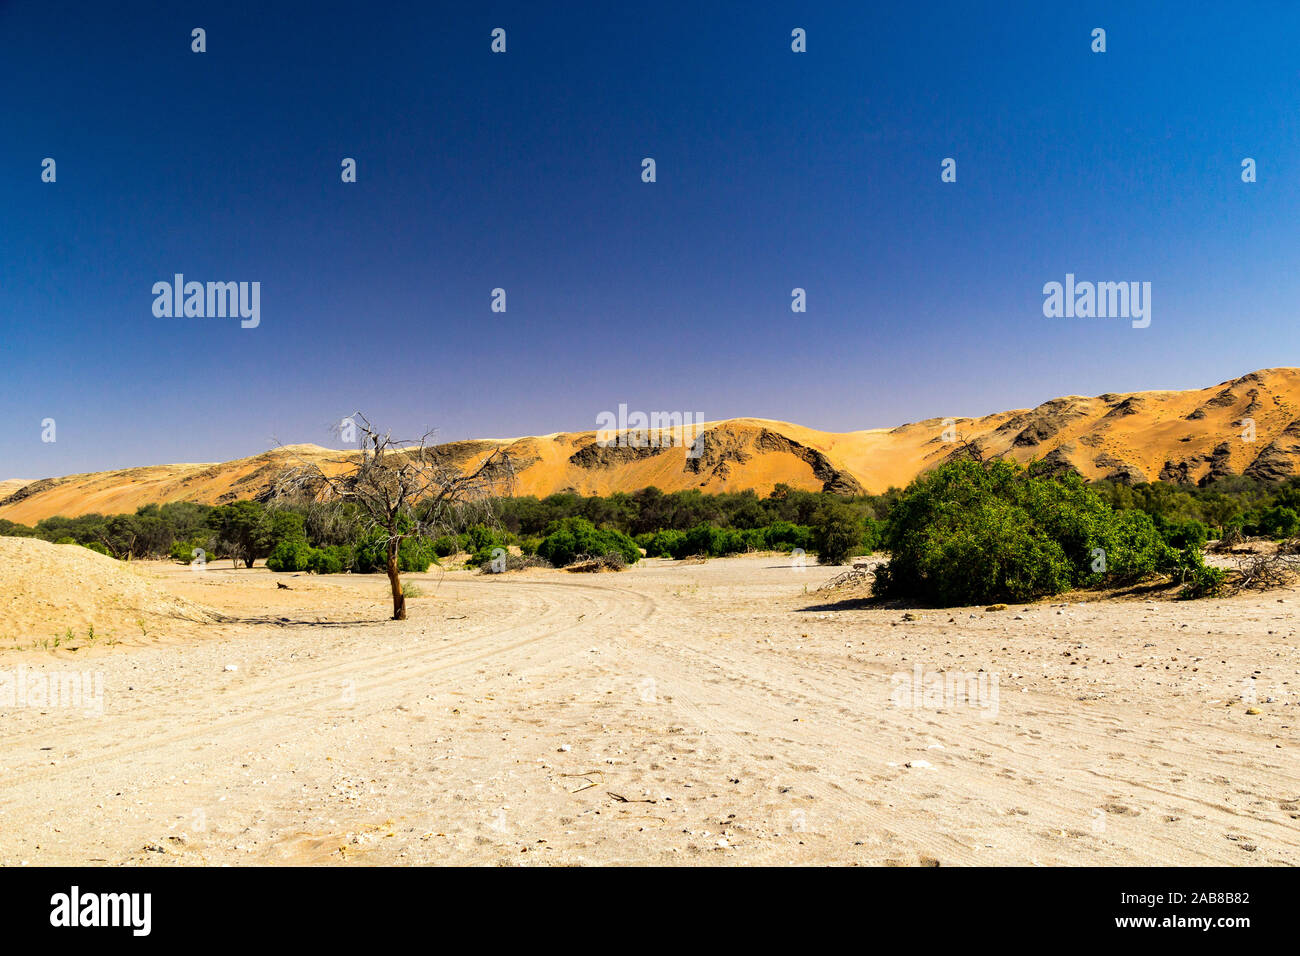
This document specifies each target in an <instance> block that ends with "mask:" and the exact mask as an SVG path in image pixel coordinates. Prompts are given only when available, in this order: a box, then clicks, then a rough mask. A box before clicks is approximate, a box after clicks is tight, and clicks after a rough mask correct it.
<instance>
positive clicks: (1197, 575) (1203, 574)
mask: <svg viewBox="0 0 1300 956" xmlns="http://www.w3.org/2000/svg"><path fill="white" fill-rule="evenodd" d="M1178 564H1179V573H1180V576H1181V577H1182V581H1183V586H1182V589H1181V590H1180V591H1179V592H1178V596H1179V597H1180V598H1186V599H1194V598H1204V597H1218V596H1219V595H1221V594H1222V593H1223V586H1224V581H1225V579H1226V578H1227V573H1226V572H1225V571H1224V570H1223V569H1222V568H1212V567H1210V566H1209V565H1207V564H1206V563H1205V560H1204V559H1203V558H1202V557H1201V552H1200V550H1199V549H1197V548H1194V547H1189V548H1187V549H1185V550H1184V551H1183V553H1182V554H1181V555H1179V561H1178Z"/></svg>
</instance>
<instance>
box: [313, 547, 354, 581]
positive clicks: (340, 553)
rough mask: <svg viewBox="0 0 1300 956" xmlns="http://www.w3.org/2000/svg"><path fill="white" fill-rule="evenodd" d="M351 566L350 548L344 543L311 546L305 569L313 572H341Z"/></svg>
mask: <svg viewBox="0 0 1300 956" xmlns="http://www.w3.org/2000/svg"><path fill="white" fill-rule="evenodd" d="M351 566H352V549H351V548H350V547H348V546H347V545H345V544H336V545H331V546H330V547H328V548H312V549H311V554H310V555H309V556H308V558H307V570H308V571H311V572H312V573H313V574H342V573H343V572H344V571H346V570H348V569H349V568H350V567H351Z"/></svg>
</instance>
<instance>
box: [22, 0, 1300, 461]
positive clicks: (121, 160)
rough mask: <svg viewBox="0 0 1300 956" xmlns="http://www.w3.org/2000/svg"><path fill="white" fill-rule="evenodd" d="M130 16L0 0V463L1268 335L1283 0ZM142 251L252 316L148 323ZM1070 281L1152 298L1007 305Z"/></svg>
mask: <svg viewBox="0 0 1300 956" xmlns="http://www.w3.org/2000/svg"><path fill="white" fill-rule="evenodd" d="M156 6H157V5H156V4H147V3H134V2H129V0H128V2H120V3H114V4H106V5H85V4H73V3H57V2H34V0H30V2H29V0H18V2H4V0H0V105H2V106H3V110H2V111H0V116H2V117H3V128H2V129H0V324H2V326H3V336H2V338H0V362H2V363H3V365H2V367H3V369H4V375H3V377H2V378H0V408H3V409H4V412H5V414H4V416H3V424H2V425H0V478H3V477H10V476H14V477H29V478H32V477H42V476H46V475H55V474H65V473H70V472H75V471H84V470H97V469H103V468H113V467H125V466H132V465H141V464H148V463H157V462H169V461H215V460H222V459H227V458H232V457H238V456H242V455H247V454H252V453H256V452H258V451H261V450H264V449H265V448H267V447H268V446H269V445H271V444H272V442H273V441H274V440H277V439H278V440H279V441H282V442H286V443H287V442H300V441H311V442H317V443H321V444H329V443H330V442H331V436H330V434H329V432H328V430H327V429H328V426H329V423H330V422H332V421H337V420H338V419H339V418H341V417H342V416H344V415H346V414H348V413H349V412H351V411H353V410H355V409H361V410H363V411H364V412H365V413H366V414H367V415H368V416H369V417H370V418H371V419H372V420H374V421H376V422H379V423H383V424H385V425H389V424H391V425H392V426H393V427H394V428H395V429H396V430H397V431H398V432H400V433H416V432H419V431H422V430H423V429H424V428H425V427H436V428H437V429H438V430H439V435H440V436H441V437H442V438H443V439H445V440H454V439H459V438H464V437H505V436H513V435H524V434H544V433H548V432H552V431H561V430H580V429H591V428H594V427H595V424H596V417H597V415H598V414H599V413H600V412H601V411H604V410H607V409H611V410H612V409H617V408H618V406H619V404H620V403H626V404H627V405H628V406H629V407H630V408H632V409H642V410H646V411H654V410H666V411H698V412H701V413H703V415H704V416H705V417H706V418H707V419H710V420H712V419H718V418H728V417H736V416H758V417H768V418H778V419H785V420H790V421H795V422H799V423H801V424H805V425H809V426H812V427H816V428H823V429H828V430H836V431H847V430H852V429H857V428H868V427H878V426H888V425H895V424H900V423H902V422H905V421H914V420H918V419H921V418H926V417H931V416H947V415H973V414H983V413H986V412H991V411H996V410H1001V409H1004V408H1013V407H1024V406H1032V405H1035V404H1037V403H1039V402H1041V401H1044V400H1046V399H1049V398H1052V397H1055V396H1057V395H1061V394H1068V393H1079V394H1098V393H1102V392H1106V391H1126V390H1132V389H1143V388H1186V387H1199V386H1206V385H1211V384H1214V383H1216V382H1219V381H1222V380H1224V379H1227V378H1230V377H1233V376H1236V375H1239V374H1242V373H1244V372H1247V371H1251V370H1253V369H1256V368H1262V367H1269V366H1277V365H1291V364H1296V358H1295V355H1296V346H1297V343H1298V337H1297V331H1296V309H1295V303H1296V301H1297V298H1298V297H1300V269H1297V267H1296V250H1297V243H1296V236H1297V232H1298V231H1300V203H1298V201H1297V200H1300V187H1298V185H1297V184H1298V183H1300V133H1298V132H1297V130H1300V122H1298V121H1297V120H1298V118H1300V10H1297V8H1296V7H1295V5H1293V4H1289V3H1282V2H1276V3H1261V4H1238V5H1233V6H1231V7H1229V6H1227V5H1218V8H1217V9H1216V8H1215V7H1214V6H1212V5H1209V4H1205V5H1201V4H1195V3H1185V4H1178V5H1174V4H1131V3H1127V4H1121V3H1115V4H1068V5H1067V4H1041V3H998V4H991V3H990V4H979V3H970V2H966V3H951V4H945V3H931V4H925V5H922V6H910V5H901V4H900V5H890V6H889V7H882V8H879V9H877V8H875V7H874V5H871V4H863V3H861V2H854V3H826V4H815V5H812V7H811V8H810V6H809V5H806V4H796V3H766V2H752V3H744V4H739V3H737V4H699V3H689V4H688V3H680V4H679V3H664V2H659V3H655V4H652V5H634V4H617V5H615V4H598V5H597V4H592V5H584V4H577V3H566V4H554V5H549V6H553V7H554V8H555V11H554V12H551V11H547V10H544V9H541V7H543V6H547V5H542V4H537V3H530V4H522V3H520V4H502V3H486V4H457V5H449V4H447V5H444V4H434V3H421V4H409V5H406V4H395V5H392V9H390V8H389V6H388V5H378V4H376V5H369V6H367V5H356V4H350V3H349V4H333V3H311V4H289V3H277V2H274V0H263V2H258V3H202V4H184V3H181V4H175V5H168V9H166V10H163V11H161V12H160V11H159V10H156V9H154V8H155V7H156ZM1048 7H1051V8H1057V9H1045V8H1048ZM1175 13H1176V14H1177V16H1176V19H1175V16H1174V14H1175ZM194 27H203V28H204V29H205V30H206V31H207V52H206V53H203V54H196V53H192V52H191V50H190V44H191V39H190V31H191V29H192V28H194ZM495 27H502V28H504V29H505V30H506V31H507V52H506V53H505V54H503V55H497V54H493V53H492V52H491V51H490V49H489V45H490V33H491V31H492V29H493V28H495ZM795 27H802V28H804V29H805V30H806V31H807V37H808V40H807V43H808V51H807V52H806V53H803V54H796V53H794V52H792V51H791V49H790V32H791V30H792V29H794V28H795ZM1094 27H1103V28H1105V29H1106V31H1107V52H1105V53H1104V54H1095V53H1093V52H1091V50H1090V44H1091V37H1090V34H1091V31H1092V29H1093V28H1094ZM647 156H650V157H654V158H655V160H656V163H657V177H658V181H657V182H655V183H651V184H647V183H643V182H642V181H641V177H640V173H641V160H642V158H643V157H647ZM1248 156H1249V157H1252V158H1254V159H1255V160H1256V162H1257V164H1258V182H1255V183H1251V184H1246V183H1243V182H1242V181H1241V175H1240V173H1241V167H1240V164H1241V161H1242V159H1243V158H1244V157H1248ZM45 157H52V158H54V159H55V160H56V162H57V176H58V179H57V182H55V183H43V182H41V161H42V159H43V158H45ZM343 157H354V158H355V159H356V160H357V163H358V181H357V182H356V183H354V184H344V183H342V182H341V181H340V176H339V172H340V162H341V160H342V159H343ZM945 157H954V158H955V159H956V160H957V182H956V183H950V184H949V183H941V182H940V162H941V160H942V159H943V158H945ZM177 272H180V273H184V274H185V276H186V277H187V279H196V280H200V281H208V280H212V281H231V280H233V281H258V282H260V283H261V290H262V291H261V324H260V326H259V327H258V328H256V329H241V328H240V325H239V322H238V320H231V319H217V318H175V317H173V318H157V317H155V316H154V315H153V312H152V305H153V295H152V293H151V288H152V286H153V284H154V283H155V282H157V281H159V280H170V279H171V277H172V275H173V274H174V273H177ZM1067 272H1071V273H1074V274H1076V275H1077V276H1078V277H1079V279H1081V280H1084V279H1091V280H1105V281H1121V280H1124V281H1149V282H1150V283H1151V284H1152V322H1151V326H1150V327H1149V328H1146V329H1133V328H1131V327H1130V325H1129V323H1128V322H1126V321H1124V320H1122V319H1095V318H1094V319H1078V318H1074V319H1048V318H1045V317H1044V316H1043V313H1042V303H1043V295H1042V287H1043V284H1044V283H1046V282H1049V281H1062V280H1063V279H1064V277H1065V274H1066V273H1067ZM496 287H502V288H504V289H505V290H506V293H507V303H508V309H507V312H506V313H504V314H498V313H493V312H492V311H491V310H490V301H491V290H492V289H494V288H496ZM794 287H802V288H804V289H806V290H807V303H808V311H807V312H806V314H802V315H799V314H794V313H792V312H791V311H790V293H791V289H792V288H794ZM45 418H53V419H54V420H55V421H56V423H57V429H58V431H57V441H56V442H55V443H53V444H49V443H43V442H42V441H41V421H42V420H43V419H45Z"/></svg>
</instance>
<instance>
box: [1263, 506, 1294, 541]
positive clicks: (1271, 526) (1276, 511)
mask: <svg viewBox="0 0 1300 956" xmlns="http://www.w3.org/2000/svg"><path fill="white" fill-rule="evenodd" d="M1259 533H1260V534H1263V535H1267V536H1268V537H1270V538H1275V539H1277V540H1282V539H1284V538H1294V537H1295V536H1296V534H1297V533H1300V514H1296V512H1295V510H1294V509H1292V508H1285V507H1282V506H1281V505H1274V506H1273V507H1272V508H1269V509H1268V510H1267V511H1265V512H1264V514H1263V515H1262V516H1261V517H1260V519H1259Z"/></svg>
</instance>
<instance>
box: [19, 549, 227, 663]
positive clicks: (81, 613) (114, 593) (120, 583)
mask: <svg viewBox="0 0 1300 956" xmlns="http://www.w3.org/2000/svg"><path fill="white" fill-rule="evenodd" d="M213 619H214V614H213V612H212V611H211V610H210V609H209V608H207V607H204V606H203V605H200V604H195V603H194V602H192V601H189V600H186V599H185V598H183V597H178V596H176V595H174V594H170V593H168V592H167V591H165V590H163V589H162V588H160V587H159V586H158V585H157V583H156V582H155V581H154V580H153V579H152V578H150V577H148V576H146V575H142V574H140V573H139V572H137V571H136V570H135V569H134V568H133V567H131V566H130V565H128V564H124V563H122V562H121V561H116V560H114V559H113V558H108V557H105V556H104V555H102V554H96V553H95V552H94V551H90V550H88V549H86V548H82V547H78V546H77V545H74V544H50V543H48V542H46V541H38V540H36V539H34V538H6V537H0V646H3V647H8V646H10V644H15V645H18V646H29V645H31V644H32V643H33V642H37V643H41V644H42V646H45V645H44V642H49V646H51V647H52V646H54V641H55V640H56V639H57V640H58V641H59V646H64V645H66V644H69V643H71V642H72V641H74V640H75V641H76V642H77V643H79V644H82V645H84V644H86V643H87V640H88V638H89V637H90V636H91V635H97V636H98V637H99V638H101V639H108V640H115V641H123V642H127V643H131V642H135V641H139V640H142V639H144V638H146V637H148V635H149V634H150V632H158V631H163V632H165V633H167V634H169V635H174V634H175V633H177V632H178V631H179V630H183V629H184V624H185V623H187V622H188V623H209V622H211V621H212V620H213Z"/></svg>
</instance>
